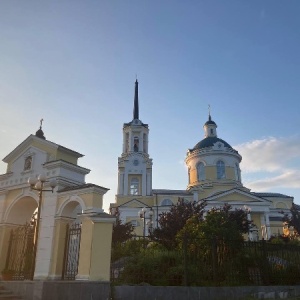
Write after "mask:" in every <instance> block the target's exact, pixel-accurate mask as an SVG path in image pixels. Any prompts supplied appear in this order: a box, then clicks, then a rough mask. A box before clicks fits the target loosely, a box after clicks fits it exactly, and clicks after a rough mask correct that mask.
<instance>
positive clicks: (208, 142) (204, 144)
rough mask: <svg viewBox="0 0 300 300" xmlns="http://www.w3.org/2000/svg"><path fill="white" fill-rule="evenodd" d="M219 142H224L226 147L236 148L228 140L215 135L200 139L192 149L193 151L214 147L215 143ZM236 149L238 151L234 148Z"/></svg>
mask: <svg viewBox="0 0 300 300" xmlns="http://www.w3.org/2000/svg"><path fill="white" fill-rule="evenodd" d="M217 142H221V143H223V144H224V146H225V147H227V148H230V149H232V150H234V149H233V148H232V147H231V146H230V145H229V144H228V143H227V142H225V141H224V140H222V139H219V138H218V137H216V136H214V137H206V138H205V139H203V140H202V141H200V142H199V143H198V144H196V145H195V147H194V148H193V149H191V151H194V150H196V149H203V148H208V147H213V145H214V144H215V143H217ZM234 151H236V150H234ZM236 152H237V151H236Z"/></svg>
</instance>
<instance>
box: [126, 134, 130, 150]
mask: <svg viewBox="0 0 300 300" xmlns="http://www.w3.org/2000/svg"><path fill="white" fill-rule="evenodd" d="M128 151H129V133H126V138H125V152H126V153H127V152H128Z"/></svg>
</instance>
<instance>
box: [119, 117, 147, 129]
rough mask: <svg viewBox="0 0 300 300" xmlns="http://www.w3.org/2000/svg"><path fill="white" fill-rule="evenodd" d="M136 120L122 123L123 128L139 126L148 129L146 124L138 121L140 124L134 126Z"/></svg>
mask: <svg viewBox="0 0 300 300" xmlns="http://www.w3.org/2000/svg"><path fill="white" fill-rule="evenodd" d="M136 120H137V119H133V120H132V121H131V122H128V123H124V124H123V127H124V128H125V127H128V126H132V125H140V126H143V127H145V128H148V124H144V123H143V122H142V121H141V120H138V121H140V122H141V124H136V122H135V121H136Z"/></svg>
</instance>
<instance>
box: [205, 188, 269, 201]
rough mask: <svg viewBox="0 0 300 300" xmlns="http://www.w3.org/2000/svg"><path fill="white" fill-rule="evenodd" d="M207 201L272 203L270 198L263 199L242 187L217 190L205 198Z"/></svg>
mask: <svg viewBox="0 0 300 300" xmlns="http://www.w3.org/2000/svg"><path fill="white" fill-rule="evenodd" d="M205 200H206V201H207V202H211V201H218V202H224V203H229V204H230V203H232V204H233V203H236V202H239V203H240V202H244V203H254V202H255V203H262V204H263V203H270V202H271V201H270V200H267V199H263V198H261V197H258V196H256V195H254V194H252V193H251V192H247V191H244V190H241V189H231V190H228V191H223V192H217V193H215V194H213V195H211V196H210V197H207V198H206V199H205Z"/></svg>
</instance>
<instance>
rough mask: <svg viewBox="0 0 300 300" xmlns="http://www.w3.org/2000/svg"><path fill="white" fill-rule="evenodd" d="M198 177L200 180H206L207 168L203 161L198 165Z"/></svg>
mask: <svg viewBox="0 0 300 300" xmlns="http://www.w3.org/2000/svg"><path fill="white" fill-rule="evenodd" d="M197 178H198V181H201V180H205V168H204V163H203V162H199V164H198V165H197Z"/></svg>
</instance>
